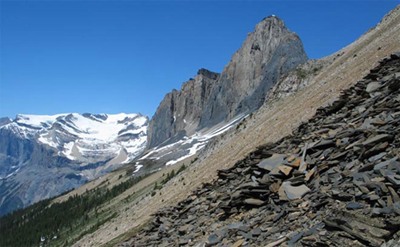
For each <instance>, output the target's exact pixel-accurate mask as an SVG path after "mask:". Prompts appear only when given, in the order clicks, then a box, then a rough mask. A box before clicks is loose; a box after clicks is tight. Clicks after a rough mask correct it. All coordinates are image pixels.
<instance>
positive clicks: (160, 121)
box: [148, 16, 308, 148]
mask: <svg viewBox="0 0 400 247" xmlns="http://www.w3.org/2000/svg"><path fill="white" fill-rule="evenodd" d="M307 60H308V57H307V55H306V53H305V51H304V48H303V44H302V42H301V40H300V39H299V37H298V36H297V35H296V34H295V33H293V32H291V31H290V30H288V29H287V28H286V26H285V24H284V22H283V21H282V20H281V19H279V18H278V17H272V16H271V17H268V18H266V19H264V20H263V21H261V22H260V23H259V24H257V25H256V27H255V30H254V32H252V33H250V34H249V35H248V37H247V39H246V40H245V41H244V42H243V44H242V47H241V48H240V49H239V50H238V51H237V52H236V53H235V54H234V55H233V56H232V58H231V61H230V62H229V63H228V64H227V65H226V67H225V68H224V69H223V71H222V73H221V74H220V75H219V74H217V73H209V71H208V70H205V69H200V70H199V72H198V74H197V75H203V76H204V77H201V78H194V80H189V81H188V82H185V83H184V84H183V85H182V88H181V90H180V91H172V92H171V93H169V94H167V95H166V97H165V98H164V100H163V101H162V102H161V103H160V106H159V107H158V109H157V111H156V113H155V115H154V116H153V118H152V119H151V121H150V125H149V137H148V138H149V139H148V147H149V148H153V147H156V146H158V145H160V144H162V143H168V142H165V141H166V140H168V139H170V138H173V137H175V136H177V135H180V136H189V135H192V134H194V133H195V132H196V131H199V130H201V129H204V128H210V127H213V126H215V125H217V124H219V123H222V122H228V121H230V120H232V119H234V118H235V117H237V116H239V115H243V114H249V113H250V112H252V111H254V110H256V109H258V108H259V107H260V106H261V105H262V104H263V103H264V99H265V95H266V93H267V91H268V90H269V89H270V88H271V87H272V86H273V85H274V84H275V83H276V82H277V81H278V80H279V78H280V77H281V76H282V75H283V74H285V73H286V72H288V71H290V70H292V69H294V68H295V67H297V66H298V65H299V64H302V63H304V62H306V61H307ZM191 81H193V82H196V83H194V84H192V82H191Z"/></svg>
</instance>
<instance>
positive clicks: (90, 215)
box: [0, 176, 146, 246]
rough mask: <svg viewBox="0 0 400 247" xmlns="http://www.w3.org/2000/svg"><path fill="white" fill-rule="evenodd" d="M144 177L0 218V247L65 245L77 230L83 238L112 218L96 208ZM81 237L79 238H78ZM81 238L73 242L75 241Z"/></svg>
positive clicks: (42, 204) (46, 202)
mask: <svg viewBox="0 0 400 247" xmlns="http://www.w3.org/2000/svg"><path fill="white" fill-rule="evenodd" d="M145 177H146V176H141V177H136V178H131V179H129V180H127V181H125V182H121V183H120V184H118V185H116V186H114V187H112V188H111V189H108V188H105V187H101V188H96V189H93V190H90V191H86V192H85V193H84V194H82V195H74V196H71V197H70V198H69V199H68V200H66V201H64V202H61V203H53V204H52V199H47V200H43V201H41V202H38V203H36V204H34V205H31V206H29V207H27V208H25V209H21V210H18V211H15V212H13V213H12V214H8V215H6V216H3V217H2V218H0V246H32V245H37V244H39V243H40V241H41V238H42V237H43V238H44V239H45V240H44V241H43V244H44V245H46V244H47V243H49V242H50V241H52V242H53V243H58V245H69V244H71V241H70V242H68V237H70V233H71V232H73V231H74V230H76V229H77V228H81V229H86V228H87V229H86V230H84V231H83V232H85V234H87V233H89V232H93V231H95V230H96V229H98V227H99V226H101V225H102V224H104V223H105V222H107V221H109V220H110V219H111V218H114V217H115V216H116V213H115V212H104V211H99V207H100V206H101V205H102V204H104V203H107V202H109V201H110V200H111V199H113V198H115V197H116V196H118V195H120V194H121V193H123V192H124V191H126V190H127V189H129V188H130V187H132V186H133V185H135V184H137V183H138V182H139V181H141V180H142V179H144V178H145ZM80 235H82V234H80ZM80 237H81V236H79V237H78V238H76V239H75V240H73V242H75V241H77V240H79V238H80Z"/></svg>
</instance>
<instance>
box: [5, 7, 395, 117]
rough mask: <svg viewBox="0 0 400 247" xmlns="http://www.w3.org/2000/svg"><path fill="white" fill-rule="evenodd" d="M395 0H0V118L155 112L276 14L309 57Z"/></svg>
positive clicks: (348, 38) (344, 39) (354, 33)
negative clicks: (174, 92)
mask: <svg viewBox="0 0 400 247" xmlns="http://www.w3.org/2000/svg"><path fill="white" fill-rule="evenodd" d="M397 4H400V1H399V0H391V1H384V0H379V1H378V0H376V1H365V0H364V1H361V0H360V1H358V0H352V1H323V0H320V1H317V0H314V1H312V0H309V1H288V0H286V1H238V0H236V1H229V0H225V1H207V0H206V1H185V0H180V1H176V0H175V1H167V0H164V1H144V0H143V1H141V0H138V1H135V0H117V1H111V0H109V1H107V0H99V1H95V0H82V1H79V0H73V1H62V0H54V1H48V0H47V1H46V0H45V1H38V0H25V1H18V0H2V1H0V117H4V116H8V117H12V118H13V117H15V115H16V114H18V113H22V114H47V115H51V114H56V113H66V112H78V113H84V112H91V113H120V112H125V113H135V112H141V113H143V114H146V115H149V116H150V117H151V116H152V115H153V114H154V112H155V110H156V108H157V106H158V104H159V103H160V101H161V100H162V99H163V98H164V95H165V94H166V93H167V92H170V91H171V90H172V89H173V88H176V89H179V88H180V86H181V84H182V83H183V82H184V81H187V80H188V79H189V78H191V77H194V75H196V73H197V71H198V69H200V68H207V69H209V70H212V71H216V72H221V71H222V69H223V67H224V66H225V65H226V64H227V63H228V62H229V60H230V58H231V56H232V55H233V53H234V52H235V51H236V50H238V49H239V48H240V46H241V44H242V42H243V41H244V40H245V39H246V36H247V33H249V32H252V31H253V30H254V26H255V25H256V24H257V23H258V22H260V21H261V20H262V19H263V18H264V17H267V16H269V15H271V14H275V15H277V16H278V17H280V18H282V19H283V20H284V21H285V23H286V25H287V27H288V28H289V29H290V30H292V31H294V32H296V33H297V34H298V35H299V36H300V38H301V39H302V41H303V43H304V46H305V50H306V52H307V54H308V56H309V57H310V58H320V57H323V56H326V55H329V54H332V53H333V52H335V51H337V50H339V49H341V48H342V47H344V46H346V45H348V44H350V43H351V42H353V41H354V40H355V39H357V38H358V37H359V36H360V35H362V34H363V33H364V32H365V31H367V30H368V29H369V28H370V27H372V26H375V25H376V24H377V23H378V22H379V21H380V20H381V18H382V17H383V16H384V15H385V14H386V13H387V12H389V11H390V10H391V9H393V8H394V7H395V6H396V5H397Z"/></svg>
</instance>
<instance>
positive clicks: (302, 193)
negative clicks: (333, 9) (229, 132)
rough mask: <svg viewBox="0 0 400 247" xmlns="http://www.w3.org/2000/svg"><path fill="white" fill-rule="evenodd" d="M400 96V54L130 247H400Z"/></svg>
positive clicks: (162, 217) (223, 174) (168, 213)
mask: <svg viewBox="0 0 400 247" xmlns="http://www.w3.org/2000/svg"><path fill="white" fill-rule="evenodd" d="M399 89H400V53H398V54H393V55H392V56H391V57H390V58H387V59H384V60H382V61H381V62H380V65H379V66H378V67H377V68H375V69H373V70H371V73H370V74H369V75H368V76H367V77H365V78H364V80H363V81H360V82H358V83H357V84H356V85H355V86H354V87H352V88H350V89H348V90H346V91H344V92H343V94H342V96H341V97H340V98H339V99H338V100H337V101H335V102H333V103H332V104H331V105H329V106H327V107H325V108H320V109H319V110H318V111H317V113H316V116H315V117H314V118H312V119H311V120H310V121H309V122H308V123H304V124H302V125H301V126H300V127H299V128H298V129H297V130H296V131H295V132H294V133H293V134H292V135H291V136H289V137H286V138H284V139H282V140H281V141H279V142H277V143H271V144H266V145H264V146H261V147H259V148H258V149H257V150H255V151H254V152H252V153H250V154H249V155H248V157H247V158H245V159H244V160H242V161H240V162H238V163H237V164H236V165H234V166H233V167H232V168H229V169H225V170H220V171H219V173H218V178H217V179H216V180H215V181H213V182H212V183H208V184H204V185H203V187H202V188H200V189H198V190H196V191H194V192H193V193H192V195H190V196H189V197H188V198H186V199H185V200H184V201H181V202H179V203H178V204H177V205H176V206H174V207H170V208H164V209H162V210H160V211H159V212H158V213H157V214H156V215H155V217H154V219H153V221H152V222H151V223H150V224H149V225H148V226H147V227H145V228H144V229H143V230H141V231H140V232H139V233H138V234H137V235H135V236H134V237H132V238H131V239H130V240H128V241H127V242H125V243H122V244H121V245H122V246H178V245H182V246H183V245H193V246H242V245H245V246H277V245H279V244H283V243H284V244H285V245H287V246H365V245H368V246H381V245H383V246H395V245H399V244H400V240H399V238H400V231H399V229H400V196H399V194H400V162H399V161H398V159H399V158H400V153H399V151H398V150H399V148H400V142H399V140H400V136H399V135H400V134H399V133H400V131H399V130H400V94H399ZM178 179H179V178H178Z"/></svg>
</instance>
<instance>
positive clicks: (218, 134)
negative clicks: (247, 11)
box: [0, 6, 400, 247]
mask: <svg viewBox="0 0 400 247" xmlns="http://www.w3.org/2000/svg"><path fill="white" fill-rule="evenodd" d="M399 51H400V6H397V7H396V8H395V9H393V10H392V11H390V12H389V13H388V14H387V15H385V16H384V17H383V19H382V21H381V22H380V23H378V25H377V26H376V27H373V28H371V29H369V30H368V31H366V33H365V34H364V35H362V36H361V37H360V38H358V39H357V40H356V41H354V42H353V43H352V44H349V45H348V46H347V47H344V48H343V49H341V50H339V51H337V52H336V53H334V54H332V55H330V56H327V57H323V58H320V59H316V60H309V59H308V57H307V55H306V53H305V51H304V48H303V44H302V42H301V39H300V37H299V36H298V35H297V34H295V33H294V32H292V31H290V30H289V29H288V28H287V27H286V25H285V23H284V21H283V20H281V19H280V18H278V17H276V16H273V15H271V16H269V17H266V18H264V19H263V20H261V22H260V23H258V24H257V25H256V26H255V29H254V31H253V32H252V33H249V34H248V35H247V38H246V40H245V41H244V42H243V44H242V46H241V47H240V49H239V50H238V51H237V52H236V53H234V54H233V56H232V58H231V60H230V61H229V63H228V64H227V65H226V66H225V67H224V69H223V70H222V72H221V73H216V72H212V71H209V70H207V69H204V68H202V69H199V71H198V72H197V74H196V75H195V76H194V78H192V79H190V80H188V81H186V82H184V83H183V84H182V86H181V88H180V90H172V92H170V93H167V94H166V95H165V97H164V99H163V100H162V101H161V102H160V104H159V107H158V108H157V110H156V112H155V114H154V116H153V117H152V118H151V119H150V120H149V119H148V118H147V117H145V116H142V115H140V114H118V115H107V114H98V115H94V114H83V115H80V114H75V113H74V114H60V115H55V116H33V115H18V116H17V117H16V118H15V119H14V120H12V119H8V118H4V119H1V120H0V176H1V180H0V198H1V199H0V200H1V201H0V203H1V204H0V205H1V213H2V214H5V213H9V212H11V211H13V210H15V209H17V208H21V207H26V206H28V205H30V204H32V203H34V202H38V203H34V204H33V205H30V206H28V207H26V208H25V209H20V210H16V211H14V212H13V213H10V214H7V215H6V216H3V217H2V218H1V219H0V246H33V245H34V246H37V245H40V246H270V247H272V246H279V245H281V246H349V245H351V246H398V245H399V244H400V231H399V227H400V223H399V222H400V177H399V176H400V165H399V164H400V163H399V162H398V160H399V159H400V153H399V151H398V150H399V148H400V143H399V122H400V120H399V117H400V97H399V89H400V53H399ZM69 190H71V191H69ZM66 191H68V192H66ZM63 192H65V193H63ZM61 193H63V194H62V195H60V194H61ZM57 195H59V196H57ZM54 196H57V197H54ZM45 198H47V199H45ZM42 199H45V200H42Z"/></svg>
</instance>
